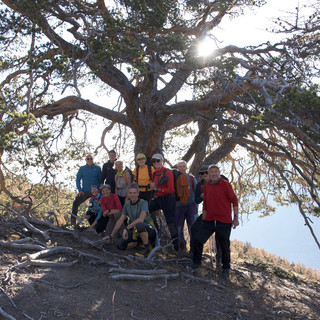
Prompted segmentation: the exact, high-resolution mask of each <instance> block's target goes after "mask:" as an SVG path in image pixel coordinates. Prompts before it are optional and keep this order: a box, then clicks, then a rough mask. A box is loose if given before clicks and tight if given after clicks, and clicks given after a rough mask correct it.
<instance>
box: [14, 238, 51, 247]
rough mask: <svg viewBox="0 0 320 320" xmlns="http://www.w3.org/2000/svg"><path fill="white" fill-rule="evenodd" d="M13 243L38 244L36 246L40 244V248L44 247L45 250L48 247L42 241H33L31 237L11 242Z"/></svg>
mask: <svg viewBox="0 0 320 320" xmlns="http://www.w3.org/2000/svg"><path fill="white" fill-rule="evenodd" d="M11 242H12V243H30V242H31V243H36V244H39V245H40V246H43V247H44V248H46V247H47V245H46V244H45V243H43V242H41V241H38V240H35V239H32V238H30V237H26V238H22V239H18V240H14V241H11Z"/></svg>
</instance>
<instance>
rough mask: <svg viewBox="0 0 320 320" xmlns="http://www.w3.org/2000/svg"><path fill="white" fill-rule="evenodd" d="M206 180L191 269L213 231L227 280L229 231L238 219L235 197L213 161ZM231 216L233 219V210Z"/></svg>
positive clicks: (197, 263) (234, 226)
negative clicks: (218, 245) (200, 220)
mask: <svg viewBox="0 0 320 320" xmlns="http://www.w3.org/2000/svg"><path fill="white" fill-rule="evenodd" d="M208 173H209V182H208V183H207V184H206V185H205V186H204V188H203V193H204V194H203V215H202V220H203V223H202V225H201V227H200V229H199V231H198V232H197V234H196V236H195V244H194V253H193V264H192V267H193V268H198V267H200V266H201V259H202V251H203V245H204V243H206V241H207V240H208V239H209V238H210V236H211V235H212V234H213V233H214V232H216V237H217V238H218V239H219V241H220V245H221V250H222V269H223V278H224V279H225V280H229V271H230V233H231V227H232V226H233V228H236V227H237V226H238V225H239V221H238V198H237V196H236V195H235V193H234V191H233V189H232V186H231V184H230V183H229V182H227V181H226V180H224V179H222V178H221V176H220V170H219V167H218V166H217V165H216V164H213V165H210V166H209V170H208ZM231 204H232V207H233V215H234V217H233V218H232V209H231Z"/></svg>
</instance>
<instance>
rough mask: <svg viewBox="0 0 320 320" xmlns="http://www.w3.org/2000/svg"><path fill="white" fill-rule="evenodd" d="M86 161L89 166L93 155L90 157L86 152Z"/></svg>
mask: <svg viewBox="0 0 320 320" xmlns="http://www.w3.org/2000/svg"><path fill="white" fill-rule="evenodd" d="M86 163H87V165H88V166H89V167H91V166H92V165H93V157H92V155H91V154H88V155H87V156H86Z"/></svg>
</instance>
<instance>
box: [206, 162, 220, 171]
mask: <svg viewBox="0 0 320 320" xmlns="http://www.w3.org/2000/svg"><path fill="white" fill-rule="evenodd" d="M211 168H217V169H218V170H220V168H219V166H218V165H217V164H216V163H214V164H210V165H209V167H208V171H209V170H210V169H211Z"/></svg>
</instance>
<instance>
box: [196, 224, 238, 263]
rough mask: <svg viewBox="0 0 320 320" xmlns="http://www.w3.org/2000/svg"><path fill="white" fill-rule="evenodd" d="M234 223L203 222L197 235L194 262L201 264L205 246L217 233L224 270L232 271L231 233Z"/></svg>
mask: <svg viewBox="0 0 320 320" xmlns="http://www.w3.org/2000/svg"><path fill="white" fill-rule="evenodd" d="M231 227H232V223H223V222H219V221H215V220H212V221H207V220H203V221H202V224H201V226H200V228H199V230H198V232H197V234H196V235H195V239H194V252H193V262H194V263H201V260H202V252H203V245H204V244H205V243H206V242H207V240H208V239H209V238H210V237H211V235H212V234H213V233H214V232H215V233H216V238H217V239H218V241H219V243H220V246H221V251H222V268H223V269H230V233H231Z"/></svg>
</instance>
